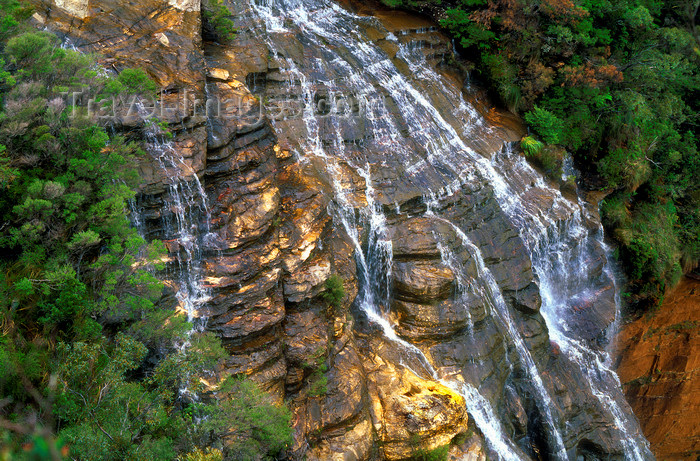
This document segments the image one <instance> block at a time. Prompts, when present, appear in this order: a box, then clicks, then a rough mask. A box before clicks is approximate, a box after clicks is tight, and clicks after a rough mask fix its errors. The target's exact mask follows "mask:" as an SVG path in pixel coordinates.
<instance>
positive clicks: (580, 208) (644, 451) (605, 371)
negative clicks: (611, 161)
mask: <svg viewBox="0 0 700 461" xmlns="http://www.w3.org/2000/svg"><path fill="white" fill-rule="evenodd" d="M504 157H505V158H504ZM514 157H516V156H515V154H513V152H512V150H511V149H510V148H509V146H506V148H505V149H504V152H503V155H501V156H496V157H494V164H495V166H496V168H503V167H504V165H505V162H504V160H511V161H513V160H514V165H515V166H516V168H517V169H519V170H520V171H522V172H524V173H526V174H528V175H530V176H536V175H537V173H536V172H535V171H533V169H532V167H530V166H529V165H528V164H527V163H526V162H525V161H524V160H523V159H522V157H517V158H516V159H514ZM538 186H539V187H548V186H547V185H546V184H544V183H543V182H541V183H539V184H538ZM523 192H524V191H515V190H509V191H508V192H507V193H508V195H509V196H510V197H511V201H510V203H511V206H510V207H509V208H507V209H506V212H507V213H508V214H509V215H510V216H511V218H512V219H513V221H514V222H515V223H516V225H518V227H519V229H520V232H521V235H522V237H523V240H524V241H525V242H526V245H527V246H528V248H529V250H530V254H531V259H532V262H533V267H534V269H535V272H536V273H537V274H538V276H539V280H540V292H541V293H542V315H543V317H544V319H545V321H546V322H547V327H548V329H549V334H550V337H551V338H552V340H553V341H555V342H556V343H557V344H558V345H559V347H560V348H561V350H562V351H563V352H564V353H565V354H566V355H567V357H568V358H569V359H570V360H572V361H573V362H574V363H575V364H576V365H577V366H578V367H580V369H581V371H582V372H583V373H584V375H585V376H586V377H587V378H588V379H587V382H586V384H587V385H588V386H589V388H590V389H591V392H592V393H593V395H595V396H596V397H597V398H598V399H599V400H600V402H601V403H602V405H603V406H604V408H606V409H607V411H608V413H609V414H610V416H611V417H612V418H613V421H614V423H615V428H616V430H617V431H619V433H620V435H619V438H620V441H621V442H622V445H623V448H624V451H625V458H626V459H632V460H644V459H648V458H649V457H651V452H650V450H649V444H648V442H647V441H646V439H644V437H643V436H642V435H641V434H642V432H641V429H640V427H639V423H638V422H637V420H636V418H635V417H634V416H633V414H632V411H631V409H630V408H629V405H627V403H626V400H625V399H624V396H623V395H622V390H621V385H620V381H619V379H618V377H617V374H616V373H615V372H614V371H613V370H612V369H611V365H610V362H611V359H610V356H609V355H608V353H607V352H606V351H605V350H604V349H599V348H594V347H592V346H591V345H590V344H589V343H588V342H587V341H586V340H585V339H583V338H581V337H579V336H578V335H577V332H576V329H575V328H572V327H570V326H569V325H568V323H567V314H568V313H569V310H570V309H571V308H572V307H573V306H572V300H582V299H583V300H585V299H590V298H591V297H592V296H594V295H595V291H596V290H595V286H591V283H590V280H591V277H590V275H589V274H588V272H587V270H586V269H587V265H586V264H585V260H586V256H587V255H588V253H589V251H590V246H594V245H600V246H601V247H602V248H603V250H604V251H605V254H606V257H607V260H608V262H607V263H606V265H605V268H604V275H605V277H606V278H607V279H609V280H610V281H611V282H612V283H613V284H614V290H615V297H614V299H615V303H616V317H617V315H618V313H619V307H620V306H619V303H620V297H619V289H618V287H617V283H616V281H615V275H614V271H613V269H612V267H611V263H610V257H611V256H610V253H611V252H610V250H609V249H608V248H607V246H606V245H605V243H604V242H603V229H602V227H598V228H597V229H595V230H594V232H591V231H588V230H587V229H586V228H585V226H584V225H583V216H582V213H584V210H585V205H584V204H583V203H581V201H580V199H579V202H578V204H577V207H576V209H575V212H574V213H573V214H572V216H571V218H570V219H569V220H567V221H566V222H564V223H563V224H562V225H560V226H558V227H557V226H554V225H552V223H548V222H546V221H543V219H544V217H543V216H542V215H538V214H533V213H531V212H530V211H528V210H527V209H526V208H525V207H523V206H518V205H519V204H518V201H517V200H515V199H513V198H514V197H520V196H522V194H523ZM556 197H557V201H558V202H559V203H558V206H568V205H566V204H565V203H564V202H566V199H564V198H563V197H562V196H561V194H557V195H556ZM523 211H525V212H524V213H523ZM557 230H558V232H557ZM616 320H617V318H616ZM612 327H614V324H613V325H612Z"/></svg>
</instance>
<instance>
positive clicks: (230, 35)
mask: <svg viewBox="0 0 700 461" xmlns="http://www.w3.org/2000/svg"><path fill="white" fill-rule="evenodd" d="M231 16H232V14H231V11H230V10H229V9H228V7H227V6H226V5H224V4H223V2H222V0H205V1H204V2H203V3H202V18H203V20H204V27H205V29H206V30H208V31H209V32H210V33H211V34H213V35H214V37H215V38H216V39H218V40H221V41H224V42H226V41H230V40H233V39H234V38H236V33H237V30H236V26H235V24H234V22H233V21H232V20H231Z"/></svg>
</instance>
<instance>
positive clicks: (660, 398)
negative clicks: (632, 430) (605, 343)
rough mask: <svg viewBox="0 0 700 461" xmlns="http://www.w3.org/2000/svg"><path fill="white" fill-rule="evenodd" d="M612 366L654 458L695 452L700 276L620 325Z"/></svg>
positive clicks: (699, 450) (699, 414) (699, 430)
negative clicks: (651, 308)
mask: <svg viewBox="0 0 700 461" xmlns="http://www.w3.org/2000/svg"><path fill="white" fill-rule="evenodd" d="M618 349H619V352H618V358H617V363H618V366H617V370H618V373H619V374H620V379H621V380H622V382H623V387H624V390H625V394H626V395H627V399H628V400H629V402H630V405H632V408H634V411H635V414H637V416H638V417H639V421H640V422H641V424H642V429H643V430H644V434H645V435H646V436H647V438H648V439H649V442H650V443H651V448H652V451H653V452H654V454H655V455H656V457H657V458H658V459H679V460H680V459H684V460H696V459H697V458H698V456H700V402H698V395H700V281H698V280H694V279H691V278H684V279H683V280H681V282H680V284H679V285H678V286H677V287H676V288H674V289H673V291H671V292H670V293H668V294H667V295H666V297H665V298H664V302H663V304H662V305H661V307H660V308H659V310H658V311H657V312H651V313H649V314H647V315H646V316H644V317H642V318H640V319H637V320H634V321H632V322H630V323H628V324H626V325H624V326H623V327H622V329H621V332H620V337H619V342H618Z"/></svg>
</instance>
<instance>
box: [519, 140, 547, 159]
mask: <svg viewBox="0 0 700 461" xmlns="http://www.w3.org/2000/svg"><path fill="white" fill-rule="evenodd" d="M520 147H521V148H522V149H523V152H525V155H526V156H528V157H532V156H535V155H537V154H539V153H540V152H542V149H544V144H542V142H541V141H538V140H537V139H535V138H534V137H532V136H525V137H524V138H523V139H521V140H520Z"/></svg>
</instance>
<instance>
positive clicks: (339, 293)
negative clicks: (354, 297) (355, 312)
mask: <svg viewBox="0 0 700 461" xmlns="http://www.w3.org/2000/svg"><path fill="white" fill-rule="evenodd" d="M321 296H322V297H323V299H324V300H325V301H326V302H327V303H328V304H329V305H330V306H332V307H335V308H339V307H341V306H342V305H343V298H345V288H344V287H343V279H342V278H341V277H340V276H339V275H335V274H333V275H331V276H330V277H329V278H328V280H326V289H325V291H324V292H323V293H321Z"/></svg>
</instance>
